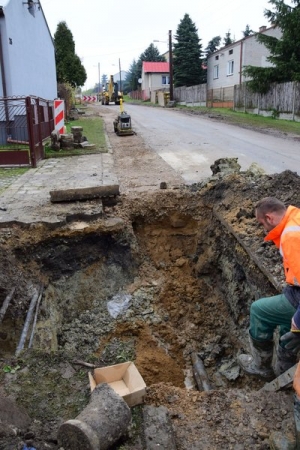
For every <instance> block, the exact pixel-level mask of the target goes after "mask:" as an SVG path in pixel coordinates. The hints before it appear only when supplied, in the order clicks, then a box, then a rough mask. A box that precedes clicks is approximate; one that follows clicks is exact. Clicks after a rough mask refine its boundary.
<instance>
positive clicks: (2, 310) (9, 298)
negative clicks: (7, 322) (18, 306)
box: [0, 287, 16, 323]
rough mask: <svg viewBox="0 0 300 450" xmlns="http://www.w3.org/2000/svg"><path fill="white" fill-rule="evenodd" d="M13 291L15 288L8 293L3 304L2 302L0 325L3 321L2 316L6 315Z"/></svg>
mask: <svg viewBox="0 0 300 450" xmlns="http://www.w3.org/2000/svg"><path fill="white" fill-rule="evenodd" d="M15 290H16V288H15V287H13V288H12V290H11V291H10V293H9V294H8V295H7V296H6V298H5V300H4V302H3V305H2V306H1V309H0V323H1V322H2V320H3V319H4V315H5V313H6V310H7V308H8V305H9V304H10V302H11V299H12V298H13V296H14V293H15Z"/></svg>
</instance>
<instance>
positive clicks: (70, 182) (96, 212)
mask: <svg viewBox="0 0 300 450" xmlns="http://www.w3.org/2000/svg"><path fill="white" fill-rule="evenodd" d="M112 184H113V185H116V184H119V183H118V180H117V178H116V176H115V175H114V173H113V157H112V153H111V151H110V152H109V153H100V154H99V153H98V154H94V155H85V156H71V157H66V158H53V159H46V160H43V161H41V162H40V163H39V165H38V167H37V168H36V169H29V170H28V172H26V173H25V174H23V175H21V176H20V177H19V178H17V179H16V180H15V181H13V182H12V183H11V184H10V185H9V186H8V187H7V188H6V189H5V190H4V191H3V192H2V193H1V194H0V227H3V226H5V225H8V224H11V223H20V224H25V225H26V224H31V223H35V222H43V223H48V224H52V225H54V226H55V225H59V224H64V223H66V222H67V221H68V220H72V218H73V220H74V219H76V217H77V218H78V219H80V218H81V219H84V218H86V219H90V220H91V219H93V218H97V217H100V216H101V214H102V202H101V200H100V199H95V200H93V201H88V202H69V203H67V202H66V203H51V202H50V191H53V190H58V189H75V188H77V189H78V188H88V187H97V186H107V185H112Z"/></svg>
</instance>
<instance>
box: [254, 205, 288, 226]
mask: <svg viewBox="0 0 300 450" xmlns="http://www.w3.org/2000/svg"><path fill="white" fill-rule="evenodd" d="M285 213H286V206H285V204H284V203H283V202H282V201H280V200H278V199H277V198H275V197H265V198H263V199H261V200H260V201H259V202H258V203H257V204H256V206H255V217H256V220H257V221H258V222H259V223H260V224H261V225H262V226H263V227H264V229H265V230H266V231H271V230H273V228H275V227H276V226H277V225H278V224H279V223H280V222H281V220H282V219H283V217H284V215H285Z"/></svg>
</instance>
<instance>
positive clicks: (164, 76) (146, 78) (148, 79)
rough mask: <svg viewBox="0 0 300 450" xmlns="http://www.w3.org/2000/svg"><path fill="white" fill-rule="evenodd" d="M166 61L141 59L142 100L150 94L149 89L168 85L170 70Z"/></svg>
mask: <svg viewBox="0 0 300 450" xmlns="http://www.w3.org/2000/svg"><path fill="white" fill-rule="evenodd" d="M169 67H170V66H169V63H168V62H152V61H151V62H150V61H143V68H142V91H143V93H144V95H143V97H144V100H147V99H149V98H150V96H151V91H153V90H158V89H162V88H168V87H169V86H170V70H169Z"/></svg>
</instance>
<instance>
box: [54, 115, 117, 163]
mask: <svg viewBox="0 0 300 450" xmlns="http://www.w3.org/2000/svg"><path fill="white" fill-rule="evenodd" d="M71 127H82V128H83V131H82V135H83V136H85V137H86V138H87V140H88V142H89V143H90V144H94V145H95V148H90V149H88V148H86V149H84V148H73V149H61V150H59V151H56V150H52V149H51V148H50V146H51V142H50V141H48V142H47V143H46V145H45V153H46V158H60V157H65V156H76V155H90V154H95V153H107V151H108V148H107V144H106V139H105V132H104V125H103V120H102V119H101V117H82V118H80V119H78V120H72V122H68V123H67V124H66V128H67V133H71Z"/></svg>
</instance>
